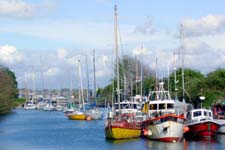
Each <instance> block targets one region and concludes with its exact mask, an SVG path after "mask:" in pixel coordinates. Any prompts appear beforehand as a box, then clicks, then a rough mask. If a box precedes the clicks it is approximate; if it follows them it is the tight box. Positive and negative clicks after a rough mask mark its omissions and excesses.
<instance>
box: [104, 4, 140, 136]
mask: <svg viewBox="0 0 225 150" xmlns="http://www.w3.org/2000/svg"><path fill="white" fill-rule="evenodd" d="M114 10H115V14H114V32H115V34H114V38H115V46H114V48H115V55H116V56H115V58H116V74H117V92H116V93H117V102H118V112H116V111H115V109H112V110H111V111H109V113H108V117H107V119H106V122H105V136H106V138H108V139H129V138H137V137H140V135H141V121H138V120H137V119H136V116H135V114H134V113H133V112H127V113H123V114H122V113H121V112H122V111H123V109H122V108H121V107H120V106H121V105H120V103H121V102H120V94H121V93H120V78H119V55H118V53H119V52H118V39H117V34H118V31H117V27H118V25H117V6H116V5H115V9H114Z"/></svg>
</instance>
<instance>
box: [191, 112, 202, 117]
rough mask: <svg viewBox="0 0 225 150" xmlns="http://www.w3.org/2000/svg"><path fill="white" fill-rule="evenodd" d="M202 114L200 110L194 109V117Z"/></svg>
mask: <svg viewBox="0 0 225 150" xmlns="http://www.w3.org/2000/svg"><path fill="white" fill-rule="evenodd" d="M201 115H202V112H201V111H196V112H194V115H193V116H194V117H198V116H201Z"/></svg>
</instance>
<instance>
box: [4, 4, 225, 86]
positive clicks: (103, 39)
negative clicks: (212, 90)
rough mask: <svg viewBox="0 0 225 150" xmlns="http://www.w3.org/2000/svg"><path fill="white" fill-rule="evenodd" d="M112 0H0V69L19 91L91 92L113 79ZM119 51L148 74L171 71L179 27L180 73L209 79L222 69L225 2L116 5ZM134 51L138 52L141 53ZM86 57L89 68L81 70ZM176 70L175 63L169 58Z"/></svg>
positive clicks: (224, 39) (224, 37) (223, 63)
mask: <svg viewBox="0 0 225 150" xmlns="http://www.w3.org/2000/svg"><path fill="white" fill-rule="evenodd" d="M115 2H116V1H112V0H66V1H65V0H0V22H1V23H0V63H1V64H4V65H5V66H8V67H9V68H10V69H12V70H13V71H14V72H15V73H16V77H17V80H18V83H19V87H30V88H32V87H33V88H34V87H35V88H39V89H40V88H42V87H44V88H63V87H70V86H71V87H77V85H78V83H77V80H78V74H77V72H78V67H77V61H78V59H80V60H81V68H82V75H83V77H82V78H83V84H84V86H86V85H87V82H86V76H87V75H86V74H87V70H88V75H89V78H90V86H92V85H93V84H92V81H93V63H92V59H93V54H92V52H93V49H95V55H96V76H97V86H100V87H102V86H104V85H106V84H107V83H108V82H109V80H110V78H111V77H112V69H111V68H112V67H111V65H112V58H113V57H112V50H113V11H114V5H115ZM116 3H117V5H118V19H119V33H120V37H121V38H120V41H121V43H120V45H121V51H122V52H123V53H124V54H129V55H131V56H135V55H137V56H138V57H139V58H143V61H144V63H145V64H147V65H148V66H149V67H150V68H154V66H155V65H154V63H155V59H156V57H157V58H158V61H159V68H160V70H161V72H162V76H163V75H165V74H163V72H167V69H166V68H167V66H168V64H169V66H170V70H172V69H173V53H176V54H178V53H179V47H180V40H179V33H180V27H181V24H183V40H182V41H183V42H182V43H183V47H184V48H183V52H184V54H185V55H184V60H185V64H184V65H185V67H188V68H193V69H196V70H200V71H201V72H202V73H205V74H206V73H208V72H210V71H213V70H215V69H217V68H219V67H225V9H224V6H225V1H219V0H216V1H215V0H197V1H196V0H188V1H187V0H117V2H116ZM141 47H143V49H142V50H141ZM86 58H87V62H88V63H87V64H88V69H87V67H86V63H85V62H86ZM176 59H177V60H176V61H177V63H178V64H177V65H179V57H178V56H177V57H176Z"/></svg>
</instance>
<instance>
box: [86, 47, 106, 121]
mask: <svg viewBox="0 0 225 150" xmlns="http://www.w3.org/2000/svg"><path fill="white" fill-rule="evenodd" d="M93 64H94V65H93V67H94V90H93V96H94V108H91V109H89V110H87V111H86V112H85V114H86V116H87V118H88V117H89V118H90V119H93V120H100V119H102V115H103V113H102V112H101V111H100V110H99V109H98V108H97V107H96V94H95V91H96V88H95V87H96V80H95V79H96V78H95V50H93ZM87 74H88V73H87ZM87 78H88V76H87ZM88 96H89V95H88V94H87V97H88Z"/></svg>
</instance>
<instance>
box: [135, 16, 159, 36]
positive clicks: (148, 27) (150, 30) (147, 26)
mask: <svg viewBox="0 0 225 150" xmlns="http://www.w3.org/2000/svg"><path fill="white" fill-rule="evenodd" d="M152 22H153V20H152V18H150V17H147V19H146V20H145V23H144V24H143V25H138V26H136V27H135V29H134V32H136V33H143V34H154V33H155V32H156V30H155V29H154V27H153V24H152Z"/></svg>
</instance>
